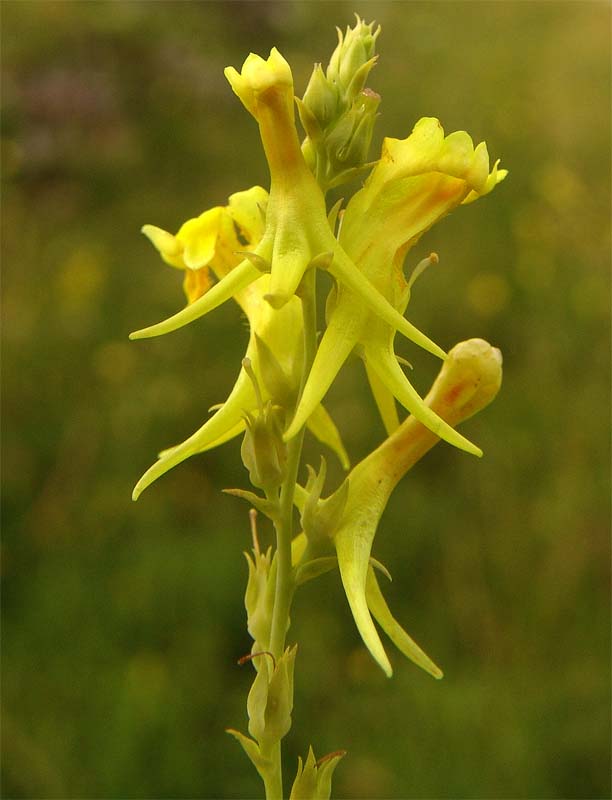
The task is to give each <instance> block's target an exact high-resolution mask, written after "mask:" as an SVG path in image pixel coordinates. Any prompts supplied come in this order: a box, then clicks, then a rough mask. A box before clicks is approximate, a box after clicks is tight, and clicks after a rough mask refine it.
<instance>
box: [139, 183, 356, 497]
mask: <svg viewBox="0 0 612 800" xmlns="http://www.w3.org/2000/svg"><path fill="white" fill-rule="evenodd" d="M266 204H267V192H265V190H264V189H262V188H261V187H259V186H255V187H253V188H252V189H249V190H248V191H246V192H238V193H236V194H234V195H232V196H231V197H230V199H229V204H228V206H227V207H225V208H224V207H217V208H214V209H211V210H210V211H206V212H204V213H203V214H201V215H200V216H199V217H197V218H195V219H193V220H189V221H188V222H186V223H185V224H184V225H183V226H182V227H181V228H180V230H179V232H178V233H177V235H176V236H172V235H171V234H169V233H166V232H165V231H162V230H161V229H160V228H153V226H145V229H144V232H145V234H146V235H147V236H148V237H149V238H150V239H151V241H152V242H153V244H154V245H155V246H156V247H157V248H158V249H159V251H160V253H161V255H162V257H163V258H164V260H165V261H166V262H167V263H170V264H172V266H174V267H178V268H182V269H185V270H186V273H187V274H189V273H190V272H194V273H195V274H196V275H197V274H199V273H201V272H203V271H204V270H209V269H210V270H211V271H212V272H213V273H214V274H215V275H216V277H217V278H220V279H221V280H223V279H224V278H227V277H231V274H232V271H233V270H234V269H236V263H237V262H238V261H239V256H237V255H236V253H235V250H236V248H240V247H242V248H244V247H245V246H246V247H251V246H254V245H255V246H256V245H257V243H258V238H259V237H260V236H261V234H262V232H263V230H264V227H265V223H264V216H265V213H266ZM241 240H242V242H241ZM258 275H259V277H258V279H257V280H256V281H255V282H254V283H252V284H250V285H248V286H246V287H244V288H242V289H240V290H238V291H237V292H236V293H235V295H234V299H235V300H236V302H237V303H238V304H239V305H240V306H241V308H242V310H243V311H244V313H245V314H246V316H247V319H248V321H249V331H250V333H249V342H248V345H247V350H246V355H245V358H246V359H249V362H250V364H251V368H252V370H253V373H254V375H255V378H256V380H257V382H258V384H259V387H260V389H261V399H262V400H263V402H267V401H271V402H273V403H274V404H277V405H279V406H280V407H281V408H284V409H286V408H290V407H292V406H293V405H294V403H295V398H296V396H297V391H298V388H299V375H300V368H301V363H302V355H301V352H302V347H303V341H302V337H303V327H304V326H303V316H302V305H301V301H300V300H299V298H298V297H296V296H293V297H292V298H291V300H290V301H289V302H288V303H287V304H286V305H285V306H283V308H281V309H278V310H276V309H274V308H272V306H270V304H269V303H267V302H266V300H265V297H266V295H267V294H268V292H269V285H270V275H268V274H264V275H261V274H260V273H258ZM218 285H219V284H216V285H215V286H213V288H212V289H210V290H209V291H210V292H214V291H215V288H216V286H218ZM191 308H193V305H190V306H187V308H186V309H184V311H186V312H189V310H190V309H191ZM258 407H259V400H258V397H257V393H256V391H255V387H254V384H253V380H252V379H251V377H250V376H249V374H248V372H247V370H245V368H244V367H243V368H242V369H241V370H240V372H239V374H238V378H237V380H236V383H235V384H234V387H233V389H232V391H231V392H230V394H229V396H228V398H227V399H226V401H225V402H224V403H223V404H222V405H221V406H220V408H219V410H218V411H216V412H215V414H214V415H213V416H212V417H211V418H210V419H209V420H208V421H207V422H206V423H205V424H204V425H202V427H201V428H199V429H198V430H197V431H196V432H195V433H194V434H192V435H191V436H190V437H189V438H188V439H186V440H185V441H184V442H182V443H181V444H179V445H176V446H175V447H172V448H169V449H167V450H165V451H163V452H162V453H160V456H159V459H158V461H157V462H156V463H155V464H153V465H152V466H151V467H150V468H149V469H148V470H147V472H146V473H145V474H144V475H143V476H142V478H141V479H140V480H139V481H138V483H137V484H136V487H135V488H134V492H133V497H134V499H137V498H138V496H139V495H140V494H141V492H142V491H143V490H144V489H145V488H146V487H147V486H149V485H150V484H151V483H152V482H153V481H154V480H156V479H157V478H158V477H160V476H161V475H163V474H164V473H165V472H167V471H168V470H169V469H171V468H172V467H174V466H176V465H177V464H179V463H180V462H181V461H184V460H185V459H186V458H189V457H190V456H192V455H194V454H196V453H201V452H204V451H206V450H210V449H211V448H213V447H217V446H218V445H220V444H223V443H224V442H226V441H228V440H229V439H231V438H233V437H234V436H237V435H239V434H240V433H242V432H243V431H244V429H245V424H246V423H245V419H246V418H247V417H248V415H249V414H253V413H254V412H256V411H257V410H258ZM307 424H308V428H309V430H310V431H311V432H312V433H313V434H314V435H315V436H316V437H317V438H318V439H319V440H320V441H321V442H323V443H324V444H326V445H328V446H329V447H331V448H332V449H333V450H334V451H335V452H336V453H337V455H338V457H339V458H340V460H341V462H342V464H343V466H344V467H345V468H348V456H347V455H346V451H345V450H344V447H343V445H342V441H341V439H340V435H339V433H338V431H337V428H336V426H335V425H334V423H333V421H332V419H331V417H330V416H329V415H328V414H327V412H326V411H325V409H324V408H323V407H322V406H320V405H319V406H318V407H317V408H315V409H314V411H313V414H312V416H311V418H310V419H309V420H308V423H307Z"/></svg>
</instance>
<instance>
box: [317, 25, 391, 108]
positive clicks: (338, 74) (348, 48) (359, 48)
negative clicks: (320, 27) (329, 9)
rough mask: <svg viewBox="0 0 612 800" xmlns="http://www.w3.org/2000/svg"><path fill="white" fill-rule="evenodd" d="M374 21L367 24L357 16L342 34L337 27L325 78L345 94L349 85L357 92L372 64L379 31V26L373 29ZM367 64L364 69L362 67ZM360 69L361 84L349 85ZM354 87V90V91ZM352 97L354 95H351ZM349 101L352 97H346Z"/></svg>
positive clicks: (363, 83) (361, 86)
mask: <svg viewBox="0 0 612 800" xmlns="http://www.w3.org/2000/svg"><path fill="white" fill-rule="evenodd" d="M373 26H374V23H373V22H371V23H370V24H369V25H366V23H365V22H364V21H363V20H362V19H360V17H358V16H357V23H356V24H355V27H354V28H349V27H347V29H346V33H345V34H344V35H343V34H342V31H341V30H340V29H339V28H338V29H337V30H338V45H337V47H336V49H335V50H334V52H333V53H332V57H331V58H330V60H329V66H328V67H327V78H328V79H329V80H330V81H333V82H334V83H336V84H337V85H338V87H339V88H340V91H341V92H342V93H343V94H344V95H346V94H347V93H348V91H349V87H351V88H352V89H353V90H354V92H355V94H357V93H359V92H360V91H361V89H362V88H363V86H364V85H365V81H366V78H367V73H368V72H369V70H370V69H371V68H372V66H374V63H375V62H374V51H375V47H376V39H377V37H378V34H379V33H380V26H379V27H378V28H377V29H376V30H375V31H373V30H372V29H373ZM366 64H369V66H368V67H367V68H366V70H365V71H364V70H363V67H364V66H365V65H366ZM360 70H362V71H363V72H364V73H365V74H363V78H362V82H361V85H360V86H358V87H355V86H351V84H352V83H353V78H354V77H355V74H356V73H357V72H359V71H360ZM355 89H356V91H355ZM353 97H354V95H353ZM347 99H348V100H349V102H350V101H351V100H352V99H353V98H352V97H350V98H347Z"/></svg>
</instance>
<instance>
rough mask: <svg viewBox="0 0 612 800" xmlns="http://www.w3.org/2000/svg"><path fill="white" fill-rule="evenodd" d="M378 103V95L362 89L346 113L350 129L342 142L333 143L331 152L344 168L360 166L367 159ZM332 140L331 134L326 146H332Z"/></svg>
mask: <svg viewBox="0 0 612 800" xmlns="http://www.w3.org/2000/svg"><path fill="white" fill-rule="evenodd" d="M379 105H380V95H378V94H376V92H373V91H372V90H371V89H364V91H363V92H361V94H360V95H359V99H358V100H357V101H355V103H354V104H353V108H352V109H351V112H349V114H347V119H348V120H349V121H350V123H351V127H352V130H351V132H350V135H349V136H348V137H346V139H345V141H344V142H342V143H340V142H338V143H337V144H336V145H335V147H336V152H335V153H334V154H333V155H334V156H335V158H336V159H337V160H338V161H339V162H341V163H342V165H343V166H344V167H345V168H350V167H356V166H360V165H361V164H363V163H364V162H365V161H366V160H367V158H368V153H369V151H370V144H371V143H372V134H373V132H374V123H375V122H376V116H377V114H376V111H377V109H378V106H379ZM332 141H333V134H332V136H330V140H329V142H328V147H331V146H332V144H331V143H332Z"/></svg>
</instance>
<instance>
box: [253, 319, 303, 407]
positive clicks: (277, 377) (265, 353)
mask: <svg viewBox="0 0 612 800" xmlns="http://www.w3.org/2000/svg"><path fill="white" fill-rule="evenodd" d="M254 336H255V345H256V347H257V360H258V362H259V372H260V374H261V379H262V382H263V384H264V386H265V387H266V389H267V390H268V392H269V393H270V395H271V396H272V397H273V398H274V402H275V403H277V404H278V405H280V406H282V407H283V408H289V407H291V406H293V404H294V402H295V397H296V394H297V391H298V386H297V384H294V383H293V382H292V380H291V378H290V377H289V376H288V375H287V373H286V372H285V371H284V370H283V368H282V367H281V365H280V364H279V362H278V359H277V358H276V356H275V355H274V353H273V352H272V350H271V349H270V348H269V347H268V345H267V344H266V343H265V342H264V340H263V339H262V338H261V337H260V336H258V335H257V334H256V333H255V334H254ZM298 356H299V354H296V358H297V357H298Z"/></svg>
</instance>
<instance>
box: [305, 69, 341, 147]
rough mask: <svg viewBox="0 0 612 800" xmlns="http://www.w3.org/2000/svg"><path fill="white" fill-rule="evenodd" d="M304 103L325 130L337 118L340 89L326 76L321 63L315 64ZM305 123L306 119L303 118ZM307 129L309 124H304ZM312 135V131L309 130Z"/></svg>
mask: <svg viewBox="0 0 612 800" xmlns="http://www.w3.org/2000/svg"><path fill="white" fill-rule="evenodd" d="M302 103H303V104H304V106H305V107H306V109H307V110H308V111H309V112H310V113H311V114H312V116H313V117H314V118H315V119H316V121H317V123H318V125H319V128H320V129H321V130H324V129H325V128H326V127H327V126H328V125H329V123H330V122H332V121H333V120H334V119H335V118H336V113H337V108H338V89H337V88H336V86H335V84H334V83H333V82H332V81H330V80H328V79H327V78H326V77H325V73H324V72H323V70H322V69H321V65H320V64H315V66H314V69H313V71H312V75H311V76H310V80H309V81H308V86H307V87H306V91H305V92H304V97H303V98H302ZM302 123H303V124H304V119H302ZM304 127H305V128H306V129H307V126H306V125H305V124H304ZM307 133H308V135H309V136H311V138H314V137H312V134H311V133H310V131H308V130H307Z"/></svg>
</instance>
